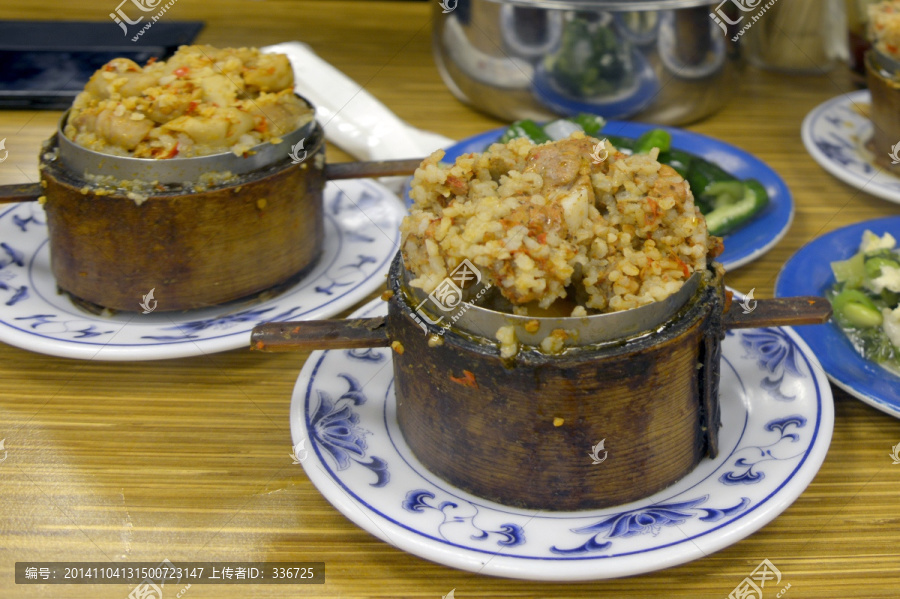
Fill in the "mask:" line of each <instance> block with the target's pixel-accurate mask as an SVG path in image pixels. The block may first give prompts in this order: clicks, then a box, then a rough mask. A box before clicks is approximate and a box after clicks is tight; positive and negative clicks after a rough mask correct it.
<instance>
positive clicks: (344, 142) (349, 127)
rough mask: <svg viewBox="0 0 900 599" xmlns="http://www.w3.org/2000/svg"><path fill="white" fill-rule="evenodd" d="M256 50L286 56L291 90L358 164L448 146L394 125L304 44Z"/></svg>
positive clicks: (366, 94) (373, 102) (384, 111)
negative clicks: (309, 104) (307, 103)
mask: <svg viewBox="0 0 900 599" xmlns="http://www.w3.org/2000/svg"><path fill="white" fill-rule="evenodd" d="M261 50H262V51H263V52H280V53H282V54H286V55H287V56H288V58H289V59H290V61H291V66H292V67H293V69H294V81H295V85H294V89H295V90H296V92H297V93H298V94H300V95H302V96H303V97H305V98H306V99H307V100H309V101H310V102H312V104H313V105H314V106H315V107H316V118H317V120H318V121H319V123H320V124H322V126H323V127H324V129H325V138H326V139H327V140H328V141H330V142H332V143H333V144H335V145H337V146H339V147H340V148H341V149H342V150H344V151H345V152H347V153H348V154H351V155H352V156H354V157H356V158H357V159H359V160H391V159H397V158H419V157H422V158H424V157H425V156H428V155H429V154H431V153H432V152H433V151H434V150H437V149H438V148H443V147H447V146H449V145H452V144H453V143H454V141H453V140H452V139H450V138H448V137H444V136H442V135H438V134H437V133H432V132H430V131H423V130H421V129H417V128H415V127H413V126H411V125H409V124H407V123H406V122H404V121H402V120H400V118H398V117H397V115H395V114H394V113H393V112H391V111H390V109H388V107H387V106H385V105H384V104H382V103H381V102H379V101H378V100H377V99H376V98H375V97H374V96H373V95H372V94H370V93H369V92H367V91H366V90H365V89H364V88H363V87H362V86H361V85H359V84H358V83H356V82H355V81H353V80H352V79H350V78H349V77H347V76H346V75H344V74H343V73H342V72H340V71H339V70H337V69H336V68H334V67H333V66H331V65H330V64H329V63H327V62H325V61H324V60H322V59H321V58H319V56H318V55H317V54H316V53H315V52H313V51H312V48H310V47H309V46H308V45H306V44H303V43H301V42H285V43H282V44H275V45H273V46H266V47H264V48H262V49H261ZM391 179H396V178H395V177H391Z"/></svg>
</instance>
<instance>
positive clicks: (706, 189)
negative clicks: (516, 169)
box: [500, 114, 769, 235]
mask: <svg viewBox="0 0 900 599" xmlns="http://www.w3.org/2000/svg"><path fill="white" fill-rule="evenodd" d="M604 125H605V121H604V120H603V118H601V117H598V116H594V115H589V114H579V115H578V116H575V117H572V118H569V119H561V120H558V121H553V122H551V123H548V124H547V125H545V126H543V127H541V126H540V125H538V124H537V123H535V122H534V121H531V120H523V121H516V122H515V123H513V124H512V125H511V126H510V128H509V129H507V131H506V132H505V133H504V134H503V136H502V137H501V138H500V142H501V143H506V142H508V141H510V140H512V139H515V138H517V137H528V138H529V139H531V141H533V142H534V143H545V142H547V141H555V140H558V139H564V138H566V137H568V136H569V135H571V133H572V132H573V131H576V130H579V129H580V130H583V131H584V132H585V133H587V134H588V135H591V136H593V137H599V133H600V132H601V130H602V129H603V126H604ZM604 137H606V139H608V140H609V142H610V143H611V144H612V145H614V146H615V147H616V148H618V149H619V150H620V151H623V152H632V153H635V154H646V153H649V152H650V151H652V150H653V149H654V148H657V149H658V150H659V156H658V160H659V161H660V162H661V163H663V164H667V165H669V166H671V167H672V168H673V169H675V171H676V172H678V174H679V175H681V176H682V177H684V178H685V180H686V181H687V182H688V184H689V185H690V187H691V192H693V194H694V201H695V202H696V204H697V206H698V207H699V208H700V212H702V213H703V215H704V216H705V217H706V224H707V227H708V228H709V232H710V233H712V234H713V235H727V234H728V233H731V232H733V231H735V230H737V229H739V228H741V227H742V226H744V225H745V224H747V223H748V222H750V221H751V220H753V218H755V217H756V216H757V215H758V214H759V213H760V212H762V211H763V210H764V209H765V207H766V206H767V205H768V204H769V194H768V193H767V192H766V189H765V187H763V186H762V184H760V183H759V181H756V180H755V179H747V180H745V181H740V180H738V179H737V178H736V177H734V176H733V175H731V174H729V173H728V172H726V171H724V170H723V169H722V168H721V167H719V166H718V165H717V164H714V163H712V162H710V161H708V160H704V159H703V158H700V157H699V156H695V155H693V154H689V153H688V152H684V151H682V150H676V149H674V148H672V135H671V134H670V133H669V132H668V131H666V130H665V129H649V130H648V131H646V132H645V133H644V134H643V135H641V136H640V137H639V138H637V139H632V138H628V137H620V136H617V135H604Z"/></svg>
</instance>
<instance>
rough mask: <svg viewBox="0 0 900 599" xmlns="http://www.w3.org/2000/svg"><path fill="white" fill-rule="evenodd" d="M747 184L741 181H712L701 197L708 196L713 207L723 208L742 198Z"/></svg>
mask: <svg viewBox="0 0 900 599" xmlns="http://www.w3.org/2000/svg"><path fill="white" fill-rule="evenodd" d="M746 193H747V186H746V185H744V183H743V182H742V181H713V182H712V183H710V184H709V185H707V186H706V190H704V192H703V195H702V196H701V197H703V198H708V201H709V203H710V204H712V207H713V209H716V208H724V207H725V206H730V205H732V204H736V203H738V202H740V201H741V200H743V199H744V196H745V195H746Z"/></svg>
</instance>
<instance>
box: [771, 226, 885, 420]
mask: <svg viewBox="0 0 900 599" xmlns="http://www.w3.org/2000/svg"><path fill="white" fill-rule="evenodd" d="M867 229H868V230H870V231H872V232H873V233H876V234H877V235H883V234H885V233H890V234H891V235H893V236H895V237H900V216H889V217H887V218H879V219H875V220H869V221H865V222H861V223H857V224H855V225H850V226H849V227H844V228H842V229H837V230H835V231H832V232H830V233H826V234H825V235H822V236H821V237H818V238H816V239H814V240H812V241H811V242H809V243H807V244H806V245H804V246H803V247H802V248H800V249H799V250H798V251H797V253H796V254H794V255H793V256H791V258H790V260H788V261H787V262H786V263H785V265H784V267H783V268H782V269H781V272H780V273H779V275H778V280H777V281H776V283H775V294H776V295H778V296H780V297H789V296H795V295H818V296H822V295H824V294H825V291H826V290H827V289H828V288H829V287H831V286H832V285H833V284H834V273H832V272H831V263H832V262H834V261H837V260H846V259H847V258H849V257H851V256H852V255H853V254H855V253H856V252H857V251H859V244H860V242H861V241H862V234H863V231H865V230H867ZM797 331H798V333H799V334H800V336H801V337H802V338H803V339H804V341H806V343H807V344H809V347H810V348H811V349H812V351H813V352H814V353H815V355H816V356H817V357H818V358H819V361H820V362H821V363H822V368H824V369H825V372H826V373H827V374H828V377H829V378H830V379H831V380H832V381H833V382H834V384H835V385H837V386H838V387H840V388H841V389H843V390H845V391H846V392H847V393H849V394H851V395H853V396H855V397H857V398H859V399H861V400H862V401H864V402H865V403H867V404H869V405H870V406H873V407H875V408H878V409H879V410H881V411H882V412H886V413H888V414H890V415H892V416H895V417H897V418H900V377H898V376H896V375H894V374H892V373H890V372H888V371H887V370H885V369H884V368H882V367H881V366H879V365H878V364H876V363H875V362H872V361H871V360H867V359H865V358H864V357H862V356H861V355H859V354H858V353H857V352H856V350H855V349H853V345H852V344H851V343H850V340H849V339H847V337H846V336H845V335H844V333H843V332H841V330H840V329H839V328H838V327H837V325H835V324H834V323H833V322H829V323H827V324H822V325H816V326H806V327H800V328H798V329H797Z"/></svg>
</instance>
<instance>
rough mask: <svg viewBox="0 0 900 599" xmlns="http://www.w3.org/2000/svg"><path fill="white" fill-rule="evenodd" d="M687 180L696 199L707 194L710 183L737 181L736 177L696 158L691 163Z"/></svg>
mask: <svg viewBox="0 0 900 599" xmlns="http://www.w3.org/2000/svg"><path fill="white" fill-rule="evenodd" d="M685 179H687V182H688V185H690V186H691V191H692V192H693V193H694V197H698V196H702V195H703V194H704V193H706V188H707V187H708V186H709V184H710V183H715V182H717V181H736V180H737V179H736V178H735V177H734V176H732V175H730V174H728V173H726V172H725V171H724V170H722V169H721V168H719V167H718V166H717V165H715V164H713V163H712V162H709V161H708V160H704V159H702V158H699V157H696V156H695V157H694V161H693V162H692V163H691V168H690V169H689V170H688V174H687V177H685Z"/></svg>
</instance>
